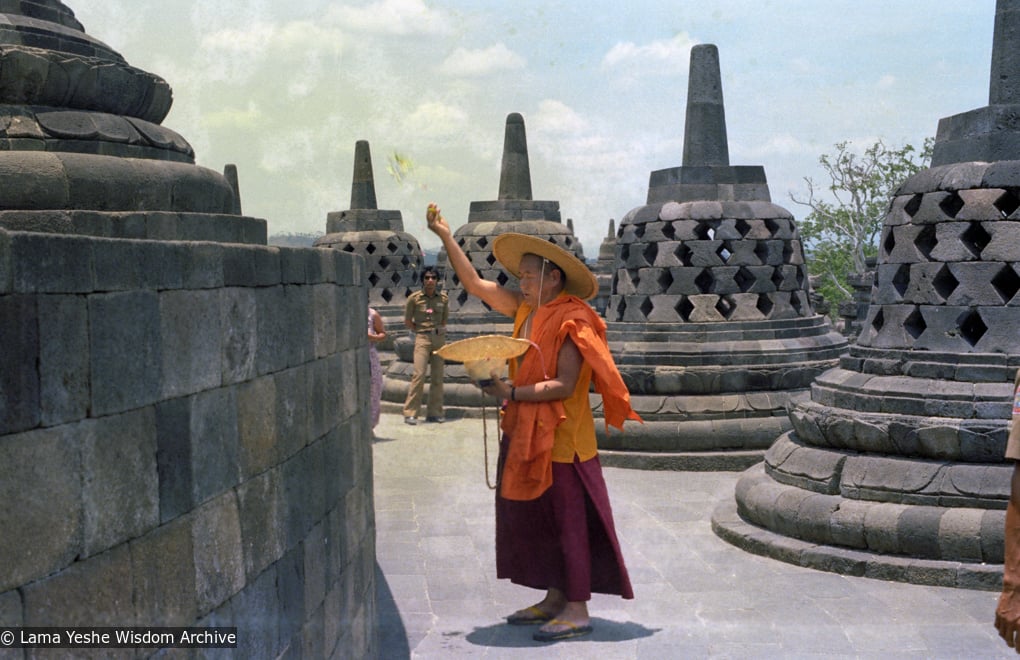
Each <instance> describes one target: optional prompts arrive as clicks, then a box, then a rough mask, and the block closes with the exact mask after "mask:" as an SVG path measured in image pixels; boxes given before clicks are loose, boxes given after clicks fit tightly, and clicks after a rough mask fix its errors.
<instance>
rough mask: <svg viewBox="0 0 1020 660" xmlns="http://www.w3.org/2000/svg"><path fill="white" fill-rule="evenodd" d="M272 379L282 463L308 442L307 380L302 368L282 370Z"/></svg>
mask: <svg viewBox="0 0 1020 660" xmlns="http://www.w3.org/2000/svg"><path fill="white" fill-rule="evenodd" d="M274 378H275V380H276V386H275V391H276V406H275V416H276V441H277V451H278V457H279V459H280V460H283V459H285V458H287V457H290V456H292V455H294V454H295V453H297V452H298V451H300V450H301V448H302V447H304V446H305V443H307V442H308V440H309V434H310V418H311V414H310V409H309V398H308V395H309V392H308V385H309V380H308V373H307V370H306V368H305V367H298V368H295V369H287V370H285V371H281V372H280V373H278V374H276V375H275V377H274Z"/></svg>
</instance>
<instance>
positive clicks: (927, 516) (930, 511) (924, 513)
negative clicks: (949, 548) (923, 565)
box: [897, 506, 953, 559]
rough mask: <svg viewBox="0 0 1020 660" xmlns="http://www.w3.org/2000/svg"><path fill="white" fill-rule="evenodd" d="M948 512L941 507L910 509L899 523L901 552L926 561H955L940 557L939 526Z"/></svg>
mask: <svg viewBox="0 0 1020 660" xmlns="http://www.w3.org/2000/svg"><path fill="white" fill-rule="evenodd" d="M946 511H947V509H943V508H940V507H930V506H911V507H908V508H907V509H906V510H905V511H904V512H903V514H902V515H901V516H900V518H899V521H898V523H897V534H898V536H899V547H900V552H901V553H906V554H909V555H910V556H911V557H923V558H926V559H953V557H940V556H939V550H940V546H939V525H940V521H941V519H942V515H943V514H944V513H945V512H946Z"/></svg>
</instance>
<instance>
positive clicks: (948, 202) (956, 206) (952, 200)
mask: <svg viewBox="0 0 1020 660" xmlns="http://www.w3.org/2000/svg"><path fill="white" fill-rule="evenodd" d="M963 204H964V202H963V199H962V198H961V197H960V195H959V194H958V193H956V192H953V193H951V194H949V195H947V196H946V197H945V198H944V199H943V200H942V201H941V202H939V208H941V209H942V212H943V213H945V214H946V215H947V216H949V217H950V218H955V217H956V214H957V213H959V212H960V209H962V208H963Z"/></svg>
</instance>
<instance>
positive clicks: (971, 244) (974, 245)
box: [960, 222, 992, 259]
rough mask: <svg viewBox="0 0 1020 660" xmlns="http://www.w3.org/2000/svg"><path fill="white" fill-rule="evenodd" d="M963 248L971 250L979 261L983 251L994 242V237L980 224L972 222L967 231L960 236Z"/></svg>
mask: <svg viewBox="0 0 1020 660" xmlns="http://www.w3.org/2000/svg"><path fill="white" fill-rule="evenodd" d="M960 240H961V241H963V246H964V247H965V248H967V249H968V250H970V252H971V254H973V255H974V256H975V257H977V258H978V259H980V258H981V251H982V250H984V249H985V248H986V247H988V244H989V243H991V242H992V237H991V235H990V234H989V233H988V231H987V230H986V229H985V228H984V225H982V224H981V223H980V222H972V223H970V226H969V227H967V230H966V231H965V232H963V233H962V234H960Z"/></svg>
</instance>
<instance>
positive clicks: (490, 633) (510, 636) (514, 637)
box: [466, 617, 660, 648]
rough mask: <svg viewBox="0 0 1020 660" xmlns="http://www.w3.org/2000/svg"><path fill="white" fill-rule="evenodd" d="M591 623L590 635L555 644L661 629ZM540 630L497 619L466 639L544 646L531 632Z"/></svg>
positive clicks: (479, 642) (626, 638)
mask: <svg viewBox="0 0 1020 660" xmlns="http://www.w3.org/2000/svg"><path fill="white" fill-rule="evenodd" d="M591 625H592V627H593V628H594V630H593V631H592V633H591V634H590V635H585V636H583V637H576V638H574V639H569V640H564V641H562V642H552V643H555V644H564V643H571V644H573V643H577V644H582V643H584V642H585V641H591V642H625V641H629V640H633V639H640V638H642V637H651V636H652V635H654V634H655V633H657V632H659V630H660V629H659V628H646V627H645V626H643V625H641V624H640V623H634V622H632V621H628V622H625V623H621V622H619V621H609V620H607V619H600V618H598V617H592V619H591ZM536 630H538V626H510V625H507V624H505V623H496V624H493V625H491V626H485V627H484V628H475V629H474V631H473V632H470V633H468V634H467V636H466V639H467V641H469V642H471V643H472V644H475V645H477V646H499V647H504V648H512V647H532V646H534V647H545V646H549V644H550V642H536V641H535V640H534V639H532V638H531V636H532V635H533V634H534V632H535V631H536Z"/></svg>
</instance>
